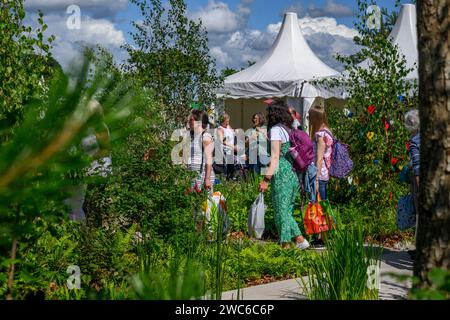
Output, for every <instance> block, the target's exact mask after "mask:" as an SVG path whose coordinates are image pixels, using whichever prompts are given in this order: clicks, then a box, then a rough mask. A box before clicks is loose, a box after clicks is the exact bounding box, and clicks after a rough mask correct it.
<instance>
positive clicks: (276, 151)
mask: <svg viewBox="0 0 450 320" xmlns="http://www.w3.org/2000/svg"><path fill="white" fill-rule="evenodd" d="M270 150H271V151H270V164H269V168H267V171H266V175H265V177H264V181H262V182H261V183H260V184H259V191H261V192H265V191H266V190H267V188H268V187H269V182H268V180H270V179H272V177H273V175H274V173H275V171H276V170H277V169H278V162H279V159H280V150H281V141H277V140H276V141H272V142H271V144H270Z"/></svg>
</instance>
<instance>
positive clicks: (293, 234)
mask: <svg viewBox="0 0 450 320" xmlns="http://www.w3.org/2000/svg"><path fill="white" fill-rule="evenodd" d="M267 111H268V127H269V139H270V142H271V153H270V164H269V167H268V169H267V171H266V175H265V177H264V180H263V181H262V182H261V183H260V184H259V191H260V192H265V191H266V190H267V188H268V187H269V183H270V185H271V194H272V204H273V207H274V218H275V226H276V228H277V230H278V234H279V237H280V243H281V244H282V246H283V248H286V247H288V246H289V244H290V242H291V241H292V239H295V242H296V246H297V248H299V249H302V250H304V249H307V248H308V247H309V243H308V241H307V240H306V239H305V238H304V237H303V236H302V234H301V231H300V229H299V227H298V225H297V222H296V221H295V219H294V217H293V211H294V205H295V198H296V196H297V194H299V182H298V178H297V175H296V174H295V172H294V171H293V170H292V159H291V158H290V156H289V155H288V153H287V152H288V149H289V147H290V143H289V133H288V131H287V130H289V128H291V125H292V118H291V116H290V114H289V111H288V107H287V106H286V104H285V103H284V102H282V101H276V102H273V103H271V104H269V105H268V107H267Z"/></svg>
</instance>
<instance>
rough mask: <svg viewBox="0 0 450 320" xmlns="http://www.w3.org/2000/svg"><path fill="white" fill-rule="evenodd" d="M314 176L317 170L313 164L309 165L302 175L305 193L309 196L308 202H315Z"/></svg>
mask: <svg viewBox="0 0 450 320" xmlns="http://www.w3.org/2000/svg"><path fill="white" fill-rule="evenodd" d="M316 174H317V168H316V166H315V165H314V164H311V165H309V166H308V168H307V169H306V171H305V173H304V174H303V182H304V185H305V191H306V192H308V194H309V201H310V202H316Z"/></svg>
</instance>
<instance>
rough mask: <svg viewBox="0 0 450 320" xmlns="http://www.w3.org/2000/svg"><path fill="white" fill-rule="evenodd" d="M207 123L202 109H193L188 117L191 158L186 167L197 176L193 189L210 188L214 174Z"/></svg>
mask: <svg viewBox="0 0 450 320" xmlns="http://www.w3.org/2000/svg"><path fill="white" fill-rule="evenodd" d="M208 124H209V118H208V114H207V113H206V112H204V111H202V110H194V111H192V112H191V115H190V117H189V129H190V135H191V159H190V163H189V165H188V169H189V170H191V171H195V172H196V173H197V177H195V178H194V180H193V181H192V184H191V188H192V189H193V190H197V191H201V190H202V189H203V187H204V188H205V189H212V185H213V184H214V180H215V176H214V171H213V169H212V163H213V149H214V143H213V141H214V140H213V137H212V135H211V134H210V133H208V132H207V131H206V129H207V128H208Z"/></svg>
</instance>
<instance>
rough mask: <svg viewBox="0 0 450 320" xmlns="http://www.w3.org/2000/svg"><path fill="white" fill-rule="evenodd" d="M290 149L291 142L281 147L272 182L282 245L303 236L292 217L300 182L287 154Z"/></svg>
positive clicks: (277, 226) (275, 216)
mask: <svg viewBox="0 0 450 320" xmlns="http://www.w3.org/2000/svg"><path fill="white" fill-rule="evenodd" d="M289 147H290V143H289V142H285V143H283V144H282V145H281V151H280V160H279V164H278V169H277V171H276V172H275V174H274V176H273V178H272V182H271V194H272V204H273V207H274V218H275V226H276V228H277V230H278V234H279V236H280V242H282V243H283V242H290V241H292V238H295V237H297V236H299V235H301V234H302V233H301V232H300V229H299V227H298V225H297V222H296V221H295V219H294V217H293V215H292V213H293V211H294V205H295V197H296V196H297V194H298V193H299V182H298V178H297V175H296V173H295V172H294V171H293V170H292V164H291V161H292V159H291V157H290V156H289V154H288V153H287V152H288V150H289Z"/></svg>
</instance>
